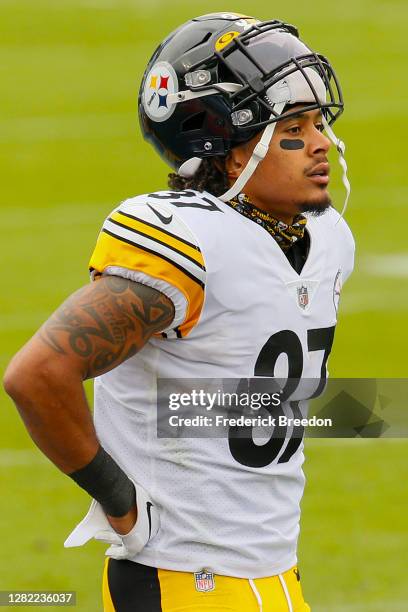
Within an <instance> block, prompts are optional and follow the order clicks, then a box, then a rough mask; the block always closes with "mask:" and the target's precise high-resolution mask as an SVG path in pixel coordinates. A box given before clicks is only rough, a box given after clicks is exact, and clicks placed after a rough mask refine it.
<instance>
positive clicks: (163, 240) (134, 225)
mask: <svg viewBox="0 0 408 612" xmlns="http://www.w3.org/2000/svg"><path fill="white" fill-rule="evenodd" d="M109 220H110V221H112V222H113V223H117V224H118V225H119V226H121V227H124V228H126V229H129V230H131V231H134V232H136V233H138V234H141V235H142V236H146V237H147V238H150V239H151V240H155V241H156V242H158V243H159V244H163V245H164V246H166V247H168V248H170V249H172V250H174V251H176V252H177V253H179V254H180V255H183V256H184V257H187V259H189V260H190V261H191V262H193V263H195V264H196V265H198V266H199V267H200V268H201V269H202V270H205V266H204V258H203V256H202V254H201V251H200V249H199V247H197V246H195V245H193V244H191V243H187V241H185V240H182V239H180V237H179V236H176V235H175V234H171V233H170V232H167V231H165V230H162V229H160V228H158V227H157V226H155V225H153V224H151V223H147V222H146V221H144V220H143V219H137V218H136V217H134V218H133V219H132V218H129V215H124V214H123V213H122V212H120V211H117V212H114V213H112V214H111V216H110V217H109Z"/></svg>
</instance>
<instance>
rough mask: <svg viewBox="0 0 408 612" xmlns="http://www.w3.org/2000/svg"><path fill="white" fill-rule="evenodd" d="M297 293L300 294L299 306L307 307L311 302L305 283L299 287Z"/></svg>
mask: <svg viewBox="0 0 408 612" xmlns="http://www.w3.org/2000/svg"><path fill="white" fill-rule="evenodd" d="M297 295H298V304H299V306H300V307H301V308H303V309H305V308H306V306H307V305H308V304H309V294H308V291H307V287H305V286H304V285H302V286H301V287H298V290H297Z"/></svg>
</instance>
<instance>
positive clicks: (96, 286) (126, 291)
mask: <svg viewBox="0 0 408 612" xmlns="http://www.w3.org/2000/svg"><path fill="white" fill-rule="evenodd" d="M173 318H174V306H173V304H172V302H171V301H170V300H169V299H168V298H167V297H166V296H165V295H163V294H162V293H160V292H159V291H156V290H155V289H152V288H151V287H147V286H146V285H141V284H140V283H135V282H134V281H131V280H127V279H125V278H121V277H119V276H104V277H102V278H101V279H100V280H98V281H95V282H93V283H91V284H90V285H88V286H87V287H83V288H82V289H80V290H79V291H77V292H76V293H74V294H73V295H72V296H71V297H69V298H68V300H67V301H66V302H64V303H63V304H62V306H61V307H60V308H59V309H58V310H57V311H56V312H55V313H54V314H53V315H52V316H51V317H50V319H48V321H47V322H46V323H45V324H44V325H43V327H42V328H41V330H40V332H39V333H40V337H41V338H42V340H43V341H44V342H46V343H47V344H48V346H50V347H51V348H52V349H53V350H54V351H56V352H57V353H60V354H65V355H71V356H72V357H75V358H76V359H78V358H79V359H80V360H81V367H82V368H83V370H84V378H93V377H94V376H99V374H102V373H103V372H107V371H109V370H111V369H113V368H115V367H116V366H118V365H119V364H120V363H122V361H125V359H128V357H131V356H132V355H134V354H135V353H137V351H139V350H140V349H141V348H142V347H143V346H144V345H145V344H146V342H147V341H148V339H149V338H150V336H151V335H152V334H154V333H155V332H158V331H161V330H163V329H165V328H166V327H167V326H168V325H170V323H171V321H172V320H173Z"/></svg>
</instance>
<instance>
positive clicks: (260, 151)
mask: <svg viewBox="0 0 408 612" xmlns="http://www.w3.org/2000/svg"><path fill="white" fill-rule="evenodd" d="M285 106H286V102H280V103H279V104H275V105H274V107H273V109H274V111H275V112H276V113H277V114H278V115H280V114H281V112H282V111H283V109H284V108H285ZM273 117H274V115H273V114H272V115H271V118H273ZM275 127H276V122H275V123H269V124H268V125H267V126H266V128H265V129H264V131H263V134H262V137H261V140H260V141H259V142H258V144H257V145H256V147H255V149H254V151H253V153H252V155H251V158H250V160H249V161H248V163H247V165H246V166H245V168H244V169H243V171H242V172H241V174H240V175H239V177H238V178H237V180H236V181H235V183H234V184H233V185H232V187H230V189H228V191H226V192H225V193H223V194H222V195H221V196H218V197H219V199H220V200H222V201H223V202H228V201H229V200H232V198H234V197H235V196H236V195H238V194H239V193H241V191H242V190H243V188H244V187H245V185H246V184H247V182H248V181H249V179H250V178H251V176H252V175H253V173H254V172H255V170H256V167H257V165H258V164H259V162H260V161H262V160H263V159H264V157H265V156H266V154H267V153H268V149H269V145H270V142H271V140H272V136H273V133H274V131H275Z"/></svg>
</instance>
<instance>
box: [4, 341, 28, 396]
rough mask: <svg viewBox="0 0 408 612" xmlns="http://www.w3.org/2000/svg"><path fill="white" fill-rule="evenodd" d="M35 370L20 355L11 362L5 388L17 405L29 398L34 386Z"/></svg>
mask: <svg viewBox="0 0 408 612" xmlns="http://www.w3.org/2000/svg"><path fill="white" fill-rule="evenodd" d="M33 370H34V368H33V364H31V365H30V364H28V363H27V361H26V360H25V359H23V358H21V356H20V354H19V353H18V354H17V355H15V356H14V357H13V359H12V360H11V361H10V363H9V365H8V367H7V369H6V371H5V374H4V377H3V387H4V390H5V392H6V393H7V394H8V395H9V396H10V397H11V398H12V399H13V400H14V401H15V402H16V403H20V402H21V401H22V400H24V399H25V398H26V397H27V396H29V394H30V387H31V388H32V386H33V380H32V378H33Z"/></svg>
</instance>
